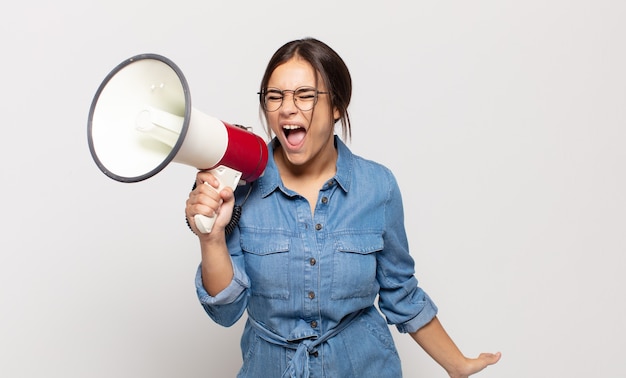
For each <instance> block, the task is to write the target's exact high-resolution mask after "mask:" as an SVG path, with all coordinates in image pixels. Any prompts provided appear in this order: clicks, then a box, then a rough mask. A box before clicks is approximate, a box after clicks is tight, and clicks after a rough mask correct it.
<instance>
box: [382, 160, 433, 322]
mask: <svg viewBox="0 0 626 378" xmlns="http://www.w3.org/2000/svg"><path fill="white" fill-rule="evenodd" d="M387 173H388V175H389V177H388V180H387V181H386V182H388V183H389V187H388V197H387V201H386V204H385V215H384V217H385V221H384V222H385V225H384V237H383V240H384V248H383V251H381V252H380V254H379V256H378V272H377V275H378V282H379V284H380V292H379V294H380V296H379V303H378V304H379V308H380V310H381V312H382V313H383V314H384V315H385V317H386V318H387V322H388V323H389V324H394V325H396V328H397V329H398V331H400V332H403V333H406V332H415V331H417V330H418V329H420V328H421V327H423V326H424V325H426V324H427V323H429V322H430V321H431V320H432V319H433V318H434V317H435V316H436V315H437V306H436V305H435V303H434V302H433V301H432V300H431V299H430V297H429V296H428V295H427V294H426V292H424V290H422V289H421V288H420V287H419V285H418V280H417V278H416V277H415V262H414V260H413V258H412V257H411V255H410V253H409V248H408V240H407V236H406V231H405V227H404V210H403V205H402V197H401V194H400V189H399V187H398V185H397V182H396V180H395V178H394V177H393V175H392V174H391V172H389V171H388V172H387Z"/></svg>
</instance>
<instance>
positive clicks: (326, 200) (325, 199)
mask: <svg viewBox="0 0 626 378" xmlns="http://www.w3.org/2000/svg"><path fill="white" fill-rule="evenodd" d="M322 203H323V204H324V205H326V204H327V203H328V197H322Z"/></svg>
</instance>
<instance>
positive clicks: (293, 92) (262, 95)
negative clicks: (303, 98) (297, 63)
mask: <svg viewBox="0 0 626 378" xmlns="http://www.w3.org/2000/svg"><path fill="white" fill-rule="evenodd" d="M303 90H307V91H311V92H314V93H315V98H314V99H313V105H312V106H311V107H310V108H309V109H302V108H301V107H300V106H299V105H298V101H297V97H296V93H297V92H298V91H303ZM289 92H291V98H292V101H293V104H294V105H295V106H296V108H298V109H299V110H300V111H303V112H308V111H310V110H313V108H315V105H317V100H318V99H319V95H321V94H330V92H327V91H320V90H318V89H317V88H315V87H309V86H303V87H298V88H296V89H283V90H280V89H278V88H266V89H264V90H262V91H261V92H257V94H258V95H259V101H260V102H261V106H262V107H263V109H264V110H265V111H266V112H269V113H272V112H275V111H278V109H280V108H281V107H282V106H283V103H284V102H285V93H289ZM268 93H275V94H277V95H278V94H280V96H281V99H280V104H279V105H278V107H277V108H276V109H274V110H269V109H268V108H267V101H266V98H265V96H266V95H267V94H268Z"/></svg>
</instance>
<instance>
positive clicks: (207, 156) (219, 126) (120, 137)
mask: <svg viewBox="0 0 626 378" xmlns="http://www.w3.org/2000/svg"><path fill="white" fill-rule="evenodd" d="M88 139H89V150H90V152H91V156H92V157H93V159H94V161H95V162H96V164H97V165H98V167H99V168H100V170H101V171H102V172H103V173H104V174H106V175H107V176H109V177H110V178H112V179H114V180H117V181H121V182H138V181H141V180H145V179H147V178H149V177H152V176H154V175H155V174H157V173H159V172H160V171H161V170H162V169H163V168H165V166H167V165H168V164H169V163H170V162H172V161H174V162H177V163H182V164H186V165H190V166H193V167H196V168H198V169H201V170H210V171H211V172H212V173H213V174H214V175H215V176H216V177H217V179H218V180H219V181H220V188H219V189H218V190H221V189H222V188H223V187H225V186H229V187H231V188H233V189H235V187H236V186H237V185H238V184H239V182H240V181H245V182H251V181H254V180H256V179H257V178H259V177H260V176H261V175H262V174H263V171H264V170H265V166H266V164H267V158H268V151H267V146H266V144H265V142H264V141H263V139H261V138H260V137H259V136H257V135H256V134H254V133H252V132H250V131H249V130H247V129H246V128H243V127H241V126H236V125H235V126H233V125H231V124H228V123H225V122H222V121H220V120H219V119H217V118H214V117H211V116H208V115H206V114H204V113H202V112H199V111H197V110H196V109H195V108H192V107H191V99H190V95H189V87H188V85H187V81H186V80H185V77H184V76H183V74H182V72H181V70H180V69H179V68H178V67H177V66H176V65H175V64H174V63H173V62H172V61H171V60H169V59H167V58H165V57H163V56H160V55H156V54H142V55H137V56H134V57H132V58H130V59H127V60H125V61H124V62H122V63H120V64H119V65H118V66H117V67H116V68H115V69H113V70H112V71H111V72H110V73H109V74H108V76H107V77H106V78H105V80H104V81H103V82H102V84H100V87H99V88H98V91H97V92H96V95H95V97H94V99H93V102H92V104H91V108H90V110H89V123H88ZM194 221H195V223H196V226H197V227H198V229H199V230H200V231H201V232H203V233H208V232H211V229H212V227H213V222H214V221H215V218H214V217H206V216H203V215H196V216H195V217H194Z"/></svg>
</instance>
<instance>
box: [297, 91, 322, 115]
mask: <svg viewBox="0 0 626 378" xmlns="http://www.w3.org/2000/svg"><path fill="white" fill-rule="evenodd" d="M293 101H294V102H295V103H296V106H297V107H298V109H300V110H302V111H307V110H311V109H313V107H314V106H315V103H316V102H317V90H316V89H315V88H308V87H307V88H298V89H296V90H295V92H294V94H293Z"/></svg>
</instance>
